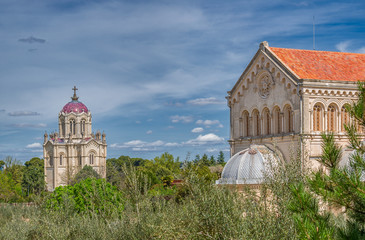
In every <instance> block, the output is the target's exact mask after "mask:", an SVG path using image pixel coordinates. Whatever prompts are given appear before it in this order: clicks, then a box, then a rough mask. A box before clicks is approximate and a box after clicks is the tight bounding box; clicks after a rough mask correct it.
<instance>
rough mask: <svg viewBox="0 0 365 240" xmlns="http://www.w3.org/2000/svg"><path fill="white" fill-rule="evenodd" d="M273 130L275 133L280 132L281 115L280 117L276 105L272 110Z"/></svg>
mask: <svg viewBox="0 0 365 240" xmlns="http://www.w3.org/2000/svg"><path fill="white" fill-rule="evenodd" d="M273 126H274V129H273V132H274V133H275V134H279V133H281V117H280V108H278V107H276V108H275V109H274V111H273Z"/></svg>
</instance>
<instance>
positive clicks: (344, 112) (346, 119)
mask: <svg viewBox="0 0 365 240" xmlns="http://www.w3.org/2000/svg"><path fill="white" fill-rule="evenodd" d="M349 123H350V115H349V113H348V112H347V110H346V105H343V106H342V108H341V132H344V131H345V127H344V126H345V125H348V124H349Z"/></svg>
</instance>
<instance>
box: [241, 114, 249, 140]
mask: <svg viewBox="0 0 365 240" xmlns="http://www.w3.org/2000/svg"><path fill="white" fill-rule="evenodd" d="M249 125H250V116H249V114H248V112H247V111H244V112H243V114H242V131H243V134H242V136H244V137H247V136H249V130H250V129H249Z"/></svg>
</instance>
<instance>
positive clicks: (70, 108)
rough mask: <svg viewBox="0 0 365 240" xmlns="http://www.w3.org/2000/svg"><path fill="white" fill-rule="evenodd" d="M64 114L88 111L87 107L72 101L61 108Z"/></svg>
mask: <svg viewBox="0 0 365 240" xmlns="http://www.w3.org/2000/svg"><path fill="white" fill-rule="evenodd" d="M61 112H64V113H70V112H74V113H82V112H85V113H88V112H89V110H88V109H87V107H86V106H85V105H84V104H83V103H82V102H79V101H72V102H69V103H67V104H66V105H65V106H64V107H63V108H62V111H61Z"/></svg>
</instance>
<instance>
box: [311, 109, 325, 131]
mask: <svg viewBox="0 0 365 240" xmlns="http://www.w3.org/2000/svg"><path fill="white" fill-rule="evenodd" d="M323 109H324V107H323V104H321V103H318V102H317V103H316V104H314V106H313V131H314V132H321V131H323V119H324V118H323V116H324V111H323Z"/></svg>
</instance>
